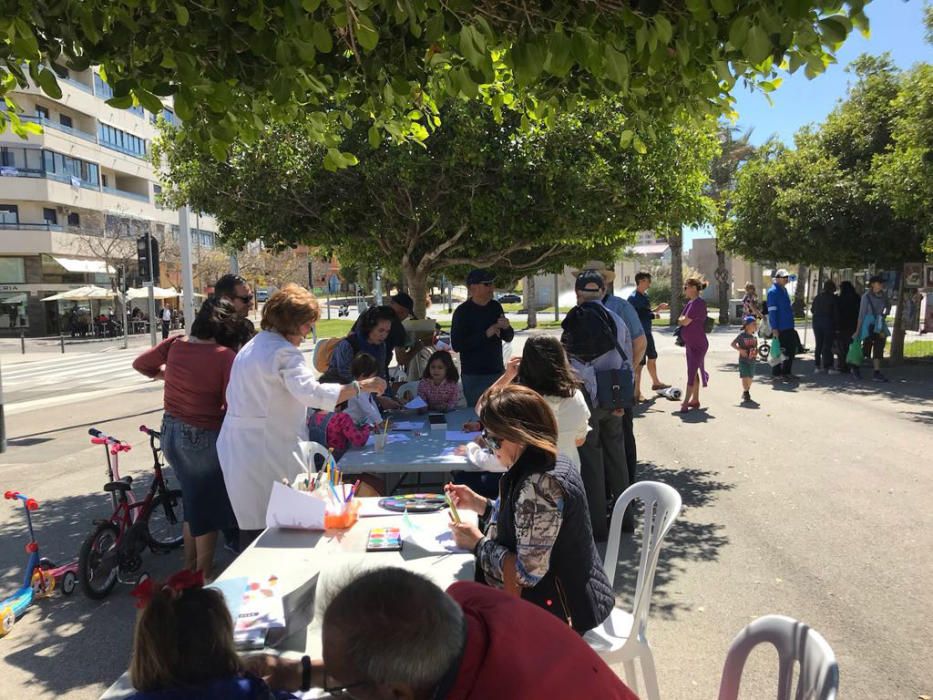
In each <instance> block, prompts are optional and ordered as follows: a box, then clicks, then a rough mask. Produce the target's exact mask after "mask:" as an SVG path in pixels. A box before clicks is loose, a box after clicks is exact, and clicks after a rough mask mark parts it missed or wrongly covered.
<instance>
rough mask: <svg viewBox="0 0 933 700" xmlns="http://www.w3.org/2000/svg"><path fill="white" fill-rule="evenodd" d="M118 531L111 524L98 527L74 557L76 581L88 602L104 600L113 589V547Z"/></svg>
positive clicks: (115, 558)
mask: <svg viewBox="0 0 933 700" xmlns="http://www.w3.org/2000/svg"><path fill="white" fill-rule="evenodd" d="M119 539H120V530H119V529H118V528H117V526H116V525H114V524H113V523H101V524H100V525H98V526H97V529H96V530H94V532H92V533H91V534H90V535H89V536H88V538H87V539H86V540H84V544H82V545H81V553H80V554H79V555H78V580H79V581H80V582H81V588H82V589H84V594H85V595H86V596H87V597H88V598H91V599H92V600H100V599H101V598H105V597H106V596H107V594H108V593H110V591H112V590H113V587H114V586H116V585H117V574H118V573H119V558H118V556H117V551H116V550H117V544H118V542H119Z"/></svg>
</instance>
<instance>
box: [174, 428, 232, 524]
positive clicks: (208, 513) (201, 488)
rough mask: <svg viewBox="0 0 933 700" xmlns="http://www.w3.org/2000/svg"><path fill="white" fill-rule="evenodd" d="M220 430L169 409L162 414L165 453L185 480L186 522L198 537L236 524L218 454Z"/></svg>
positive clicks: (183, 490)
mask: <svg viewBox="0 0 933 700" xmlns="http://www.w3.org/2000/svg"><path fill="white" fill-rule="evenodd" d="M219 433H220V431H218V430H208V429H206V428H197V427H195V426H193V425H189V424H188V423H185V422H184V421H181V420H179V419H177V418H175V417H174V416H172V415H170V414H168V413H166V414H165V416H164V417H163V418H162V453H163V454H164V455H165V459H166V461H167V462H168V463H169V464H170V465H172V468H173V469H174V470H175V475H176V476H177V477H178V481H179V483H181V494H182V504H183V505H184V509H185V522H186V523H188V528H189V529H190V530H191V534H192V535H193V536H194V537H200V536H201V535H206V534H208V533H211V532H215V531H217V530H225V529H229V528H235V527H236V516H234V514H233V507H232V506H231V505H230V498H229V497H228V496H227V487H226V485H225V484H224V475H223V472H222V471H221V470H220V459H219V458H218V457H217V436H218V434H219Z"/></svg>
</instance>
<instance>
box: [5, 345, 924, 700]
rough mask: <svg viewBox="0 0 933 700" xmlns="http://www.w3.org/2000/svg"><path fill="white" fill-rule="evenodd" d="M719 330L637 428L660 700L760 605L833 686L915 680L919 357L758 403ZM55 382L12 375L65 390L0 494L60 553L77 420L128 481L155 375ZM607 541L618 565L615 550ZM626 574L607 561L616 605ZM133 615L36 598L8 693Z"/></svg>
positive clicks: (8, 571) (120, 599)
mask: <svg viewBox="0 0 933 700" xmlns="http://www.w3.org/2000/svg"><path fill="white" fill-rule="evenodd" d="M731 337H732V334H727V333H717V334H715V335H714V336H712V341H713V343H712V350H711V353H710V356H709V367H710V369H711V374H712V379H711V385H710V387H709V389H708V390H707V391H705V392H704V394H703V400H704V405H707V406H708V408H707V410H705V411H703V412H700V413H696V414H689V415H688V416H687V417H686V418H682V417H680V416H677V415H673V414H672V411H673V410H674V409H675V408H676V405H675V404H672V403H668V402H666V401H659V402H654V403H653V404H649V405H647V406H646V407H645V409H644V412H643V414H642V415H641V417H640V418H639V419H638V420H637V423H636V430H637V433H638V436H639V455H640V458H641V461H642V463H643V465H644V466H643V476H646V477H651V478H655V479H659V480H662V481H666V482H668V483H671V484H672V485H674V486H675V487H676V488H678V489H679V490H680V492H681V493H682V495H683V497H684V504H685V510H684V513H683V515H682V517H681V518H680V519H679V520H678V522H677V523H676V524H675V527H674V529H673V530H672V532H671V535H670V537H669V539H668V541H667V543H666V546H665V550H664V553H663V555H662V560H661V564H660V567H659V570H658V576H657V582H656V588H655V596H654V606H653V609H652V619H651V623H650V625H649V629H648V636H649V639H650V640H651V642H652V644H653V646H654V648H655V653H656V659H657V663H658V669H659V674H660V680H661V689H662V694H663V697H665V698H671V699H674V700H680V699H681V698H682V699H684V700H693V699H694V698H714V697H716V690H717V686H718V680H719V673H720V670H721V667H722V661H723V658H724V655H725V650H726V648H727V646H728V644H729V641H730V640H731V638H732V637H733V635H734V634H735V633H736V632H737V631H738V630H739V629H740V628H741V627H742V626H743V625H744V624H745V623H747V622H748V621H750V620H751V619H752V618H754V617H757V616H758V615H762V614H765V613H769V612H779V613H785V614H789V615H793V616H796V617H798V618H800V619H802V620H805V621H806V622H808V623H810V624H812V625H813V626H814V627H815V628H817V629H818V630H820V631H821V632H822V633H823V634H824V636H825V637H826V638H827V639H828V640H829V642H830V644H831V645H832V646H833V648H834V649H835V650H836V653H837V655H838V657H839V662H840V666H841V679H842V692H841V694H840V697H841V698H844V699H863V698H864V699H866V700H867V699H868V698H871V699H873V700H875V699H880V698H884V699H885V700H887V699H892V700H893V699H901V698H903V699H905V700H916V698H917V697H918V696H919V695H921V694H931V693H933V670H931V668H933V665H931V664H930V663H929V660H930V659H931V658H933V641H931V636H930V634H929V629H928V627H929V620H930V619H933V594H931V592H930V591H931V588H930V581H931V580H933V554H931V552H933V548H931V546H930V545H931V544H933V516H931V509H930V508H929V499H930V494H931V492H933V488H931V487H933V475H931V470H930V454H933V429H931V427H933V367H931V366H930V365H925V366H913V367H909V368H905V369H896V370H892V371H891V372H890V376H891V377H892V379H894V380H895V381H893V382H892V383H891V384H890V385H877V384H871V383H865V384H860V385H853V384H851V383H849V382H846V381H844V380H843V379H842V378H837V377H822V376H820V377H818V378H814V376H813V375H812V374H811V373H809V370H810V368H811V367H812V363H811V362H809V361H806V362H804V363H802V364H801V367H800V370H801V372H802V374H803V376H804V381H803V382H801V384H800V386H799V387H796V388H791V387H784V386H781V387H778V388H772V387H771V386H770V383H769V382H767V381H763V380H762V381H758V382H757V383H756V385H755V387H754V389H753V391H752V393H753V396H754V397H755V398H756V399H758V401H759V402H760V404H761V405H760V407H759V408H758V409H746V408H741V407H740V406H739V405H738V398H739V393H740V385H739V380H738V376H737V372H736V371H735V366H734V365H733V364H732V362H733V354H732V353H731V351H728V350H727V346H728V342H729V340H730V339H731ZM659 349H660V351H661V358H660V367H661V371H662V377H664V378H666V379H667V380H668V381H671V380H673V381H674V382H675V383H678V384H682V382H683V379H682V375H683V371H684V365H683V359H682V351H681V350H680V349H678V348H675V347H674V346H673V344H672V343H671V341H670V338H669V336H667V335H664V336H662V337H661V338H660V340H659ZM66 359H67V358H66ZM122 359H123V358H121V360H122ZM125 359H126V361H127V362H128V359H129V358H125ZM97 362H100V363H103V362H110V358H104V357H100V358H97ZM91 366H95V365H94V363H93V362H92V363H91ZM96 366H98V367H101V366H104V365H96ZM106 366H107V367H110V365H106ZM39 368H40V367H39V366H38V365H37V366H36V367H35V369H39ZM760 368H761V369H762V370H764V369H765V366H764V365H760ZM4 369H5V370H6V365H5V367H4ZM53 371H55V368H54V366H52V367H49V368H46V369H45V371H44V372H40V373H37V374H38V376H40V377H41V376H42V375H43V374H45V372H53ZM110 372H111V373H112V374H114V375H116V374H118V373H119V372H120V368H119V367H116V368H110ZM6 376H7V375H6V371H5V372H4V379H5V380H6ZM130 379H131V378H130V377H127V380H130ZM38 386H39V387H41V386H42V385H38ZM81 388H82V389H83V390H86V391H95V390H96V389H95V388H94V384H93V383H90V384H87V385H83V384H82V386H81ZM68 390H69V387H68V386H67V385H62V386H59V387H57V388H55V389H54V390H53V389H48V388H45V389H39V388H38V387H37V386H36V385H32V389H30V388H29V385H27V384H25V383H24V384H23V385H22V386H21V388H20V389H19V390H17V391H18V392H19V393H17V394H16V395H15V397H14V398H15V403H14V407H15V406H16V405H17V404H19V405H20V406H22V405H23V402H25V401H30V400H35V397H36V396H38V397H39V398H40V399H41V400H45V399H48V398H57V397H56V396H55V394H56V393H60V394H61V397H60V398H61V400H62V401H64V400H66V399H67V400H68V401H69V403H57V402H56V403H50V404H46V405H43V406H41V407H35V408H31V409H30V410H24V411H22V412H14V413H13V414H12V415H11V416H10V417H9V419H8V434H9V436H10V437H11V438H12V441H11V447H10V449H9V451H8V452H7V453H6V454H5V455H3V456H2V457H0V490H5V489H7V488H16V489H19V490H22V491H25V492H28V493H29V494H30V495H32V496H34V497H36V498H37V499H39V501H40V502H41V503H42V508H41V509H40V510H39V511H38V513H37V520H36V525H37V532H38V535H39V538H40V542H41V544H42V547H43V551H44V553H46V554H47V555H48V556H50V557H52V558H54V559H58V560H62V559H64V558H67V557H69V556H74V554H75V553H76V552H77V550H78V547H79V546H80V542H81V539H82V538H83V536H84V534H85V533H86V532H87V531H88V530H89V529H90V522H91V520H92V519H93V518H94V517H99V516H100V515H101V514H102V513H106V512H107V498H106V496H105V495H104V494H102V493H101V492H100V491H99V489H100V486H101V485H102V484H103V481H104V477H103V464H102V461H101V458H102V456H101V455H100V453H99V451H98V450H99V449H100V448H94V447H92V446H90V445H89V444H88V443H87V428H88V427H89V426H91V425H96V426H99V427H101V428H102V429H104V430H106V431H108V432H110V433H112V434H115V435H117V436H121V437H126V438H128V439H130V440H132V441H133V442H134V444H136V445H137V449H136V451H134V452H133V453H131V459H129V460H128V461H127V462H126V465H127V466H128V467H129V470H128V471H129V473H134V474H137V475H143V474H145V472H146V469H147V463H148V460H149V456H148V455H147V454H146V450H145V446H144V444H143V442H142V437H143V436H142V435H140V434H139V433H138V432H136V428H137V426H138V425H139V424H140V423H143V422H146V423H150V424H154V425H155V424H158V422H159V420H160V416H161V412H160V410H159V407H160V404H161V389H160V387H159V386H158V385H155V384H147V383H145V382H142V383H140V384H138V385H135V386H134V387H133V389H132V390H131V391H125V392H122V393H118V394H114V395H109V396H103V397H98V396H91V397H89V396H87V395H85V396H83V397H80V398H78V399H77V400H75V401H73V402H72V401H71V398H70V397H67V396H66V394H67V392H68ZM28 391H37V392H39V393H37V394H29V393H24V392H28ZM42 392H48V393H42ZM50 394H52V395H51V396H50ZM10 395H11V396H12V395H13V394H12V392H11V393H10ZM8 398H9V397H8ZM136 436H139V437H138V438H137V437H136ZM22 530H23V528H22V523H21V516H20V514H19V513H18V512H16V511H14V510H13V509H12V508H10V507H9V505H8V504H6V502H3V503H2V504H0V574H2V578H0V595H6V594H9V593H10V592H11V591H12V590H13V589H14V588H15V587H16V585H17V578H18V576H19V571H20V568H19V567H20V566H21V565H22V562H23V561H24V556H25V555H24V553H23V550H22V543H23V540H22ZM623 548H624V554H625V555H626V556H628V557H629V559H628V561H633V558H634V548H633V547H632V545H631V544H630V543H625V544H624V545H623ZM179 562H180V554H178V553H176V554H172V555H167V556H163V557H152V556H149V557H148V558H147V560H146V567H147V568H148V569H149V570H150V571H151V572H153V573H154V574H156V575H163V574H165V573H167V572H169V571H171V570H173V569H174V568H177V566H178V564H179ZM633 567H634V564H632V567H630V568H626V567H625V566H624V565H623V566H622V567H621V568H620V575H619V578H618V580H617V590H618V591H619V593H620V595H621V596H622V597H623V599H627V598H628V597H630V595H631V591H632V589H633V587H634V568H633ZM134 617H135V610H134V608H133V601H132V599H131V598H130V596H129V593H128V588H127V587H120V588H118V589H117V590H116V592H115V593H114V594H113V595H112V596H111V597H110V598H109V599H108V600H106V601H104V602H103V603H92V602H91V601H88V600H86V599H85V598H84V597H83V596H81V595H80V593H79V594H78V595H76V596H75V597H73V598H71V599H63V598H60V597H57V598H55V599H53V600H49V601H42V602H41V603H40V604H39V605H37V606H35V607H33V608H32V609H31V610H30V611H29V613H28V614H27V615H26V617H24V618H23V619H22V620H21V621H20V622H18V623H17V625H16V627H15V629H14V630H13V633H12V635H10V636H9V637H7V638H5V639H3V640H2V641H0V647H2V650H3V654H2V659H0V677H2V678H3V679H4V680H3V688H4V689H5V690H6V689H8V690H10V691H13V692H12V694H10V696H11V697H20V696H25V694H26V693H28V694H29V696H30V697H36V698H52V697H55V698H68V699H69V700H84V699H86V698H95V697H97V695H98V694H99V693H100V692H101V691H102V690H103V689H104V687H105V686H106V684H107V683H108V682H109V681H111V680H112V679H113V678H115V677H116V676H117V675H119V673H120V671H121V670H122V669H123V668H125V666H126V663H127V660H128V658H129V653H130V648H131V632H132V625H133V620H134ZM773 662H774V658H773V654H764V653H761V654H757V655H755V656H753V658H752V660H751V662H750V665H749V668H748V673H747V676H746V682H745V683H744V685H743V688H744V691H745V692H744V694H743V697H745V698H756V699H757V698H766V697H773V692H774V691H773V685H772V676H773V670H774V669H773V666H772V665H773ZM27 689H28V690H27ZM8 694H9V693H8Z"/></svg>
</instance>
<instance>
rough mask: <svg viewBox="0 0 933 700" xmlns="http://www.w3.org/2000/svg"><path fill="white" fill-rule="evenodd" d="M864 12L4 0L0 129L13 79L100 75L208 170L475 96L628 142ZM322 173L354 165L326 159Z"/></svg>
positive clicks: (719, 104) (605, 2) (769, 6)
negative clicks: (216, 162)
mask: <svg viewBox="0 0 933 700" xmlns="http://www.w3.org/2000/svg"><path fill="white" fill-rule="evenodd" d="M866 2H867V0H845V1H842V0H755V1H738V0H667V1H665V2H661V0H632V1H631V2H621V1H618V0H590V1H589V2H569V1H566V0H565V1H555V2H548V3H532V2H517V1H514V0H446V1H445V0H264V1H262V2H243V1H240V2H234V1H233V0H199V1H198V2H193V1H191V0H173V1H172V2H159V1H158V0H80V1H78V0H11V2H7V3H6V5H5V7H4V12H3V13H2V16H0V36H2V41H0V97H3V98H4V99H5V100H6V104H7V107H8V108H9V109H8V110H7V111H0V129H3V128H5V127H6V125H7V123H10V124H11V125H12V127H13V128H14V130H15V131H17V132H18V133H20V134H21V135H22V134H24V133H25V131H26V130H29V129H32V128H33V127H34V125H31V124H29V123H25V122H21V121H20V120H19V119H18V117H17V116H16V105H15V102H14V101H13V100H12V99H10V95H9V93H10V91H11V90H13V89H15V88H16V87H17V86H19V87H20V88H24V87H26V86H27V84H28V81H29V80H30V79H31V81H32V82H33V83H34V84H36V85H38V86H40V87H41V89H42V90H43V91H44V92H45V93H46V94H48V95H50V96H51V97H54V98H58V97H60V95H61V90H60V87H59V85H58V84H57V80H56V72H58V73H59V74H60V75H64V73H62V72H61V69H62V68H67V69H71V70H85V69H87V68H88V67H90V66H92V65H97V66H100V71H101V74H102V76H103V77H104V79H105V80H106V81H107V82H108V83H109V84H110V85H111V86H112V88H113V92H114V95H113V97H112V98H111V99H110V100H109V102H110V104H112V105H113V106H116V107H121V108H127V107H129V106H131V105H132V104H140V105H142V106H143V107H145V108H146V109H148V110H150V111H152V112H154V113H158V112H160V111H161V109H162V105H161V103H160V99H159V98H160V97H163V96H169V95H171V96H173V97H174V102H175V108H176V111H177V113H178V115H179V116H180V117H181V119H183V120H184V121H186V122H189V123H191V124H192V125H193V126H192V132H191V136H192V138H193V139H195V140H196V141H198V142H199V143H200V144H202V145H203V146H205V147H207V148H209V150H210V152H211V153H212V154H213V155H214V156H215V157H217V158H219V159H222V158H223V157H224V156H225V155H226V153H227V150H228V147H229V145H230V144H231V143H232V142H233V141H234V140H235V139H237V138H242V139H244V140H246V141H252V140H255V139H258V138H260V137H261V136H262V135H263V134H264V132H265V125H266V123H267V122H268V121H270V120H278V121H283V120H289V119H301V120H302V121H303V122H304V123H305V124H306V129H307V134H308V136H309V137H310V138H312V139H313V140H314V141H316V142H319V143H324V144H326V145H328V146H330V147H331V148H335V147H336V146H337V144H338V143H339V142H340V141H341V139H342V136H341V134H340V133H339V132H341V131H342V130H344V129H351V128H353V126H354V125H356V124H364V125H365V126H367V127H370V128H371V130H370V133H369V138H370V141H371V142H373V143H375V142H377V141H379V140H380V139H382V138H384V137H385V136H386V135H388V136H389V137H391V139H393V140H395V141H400V142H404V141H407V140H415V141H421V140H424V139H425V138H427V136H428V135H429V132H432V131H434V130H435V129H436V128H438V125H439V120H440V118H441V115H442V112H443V105H444V103H445V102H448V101H450V100H452V99H468V100H478V101H481V102H484V103H486V104H487V105H488V106H489V108H490V109H491V111H492V112H493V113H494V114H497V115H499V114H501V112H502V111H503V110H506V111H508V110H515V111H517V112H518V113H520V114H521V115H522V116H523V117H524V120H523V122H522V124H523V126H524V127H525V128H528V126H529V123H530V122H534V121H544V122H547V123H550V122H551V121H553V120H554V119H555V116H556V114H557V113H558V112H560V111H573V110H575V109H576V108H577V107H579V106H580V105H581V104H583V103H589V102H591V101H593V100H597V99H599V98H601V97H604V96H607V95H608V96H613V98H614V99H616V100H617V102H618V104H619V107H620V109H621V110H622V112H623V113H624V114H625V115H626V117H627V120H628V123H627V131H628V132H630V133H631V136H629V137H627V142H628V144H630V145H631V146H632V147H634V148H635V149H637V150H641V149H643V148H644V145H645V143H646V141H647V139H648V138H649V137H650V135H651V134H650V131H649V129H650V127H651V125H652V123H653V122H654V119H655V118H657V117H658V116H670V115H672V114H673V113H674V112H675V111H676V110H679V109H686V110H687V111H688V112H690V113H693V114H712V115H715V116H719V115H721V114H727V113H729V112H731V104H732V101H733V100H732V97H731V96H730V91H731V90H732V88H733V87H734V85H735V84H736V82H738V81H742V82H743V83H747V84H750V85H753V86H756V87H758V88H759V89H761V90H764V91H770V90H773V89H774V88H775V87H776V86H777V84H778V83H779V82H780V79H779V78H777V77H776V76H777V68H778V67H779V66H780V65H782V64H783V65H785V66H786V67H787V68H788V69H789V70H791V71H795V70H797V69H799V68H801V67H802V68H804V70H805V71H806V73H807V75H808V76H811V77H812V76H814V75H817V74H818V73H820V72H822V71H823V70H824V69H825V67H826V66H827V65H829V64H830V63H831V62H833V61H834V52H835V50H836V49H837V48H838V47H839V45H840V44H841V43H842V42H843V41H844V40H845V38H846V36H847V34H848V33H849V32H850V31H851V30H852V29H853V27H857V28H859V29H861V30H862V31H863V32H866V33H867V31H868V19H867V17H866V16H865V14H864V11H863V9H864V5H865V4H866ZM329 155H330V163H329V164H330V166H331V167H341V166H344V165H348V164H351V163H352V162H353V159H352V157H351V156H350V155H347V154H345V153H341V152H337V151H332V152H330V153H329Z"/></svg>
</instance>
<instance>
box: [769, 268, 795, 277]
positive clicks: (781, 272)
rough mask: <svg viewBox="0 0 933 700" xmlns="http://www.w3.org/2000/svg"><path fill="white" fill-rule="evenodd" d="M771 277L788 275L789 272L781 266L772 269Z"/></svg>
mask: <svg viewBox="0 0 933 700" xmlns="http://www.w3.org/2000/svg"><path fill="white" fill-rule="evenodd" d="M771 277H772V278H778V277H790V273H789V272H788V271H787V270H785V269H784V268H783V267H782V268H780V269H779V270H775V271H774V274H773V275H771Z"/></svg>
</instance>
